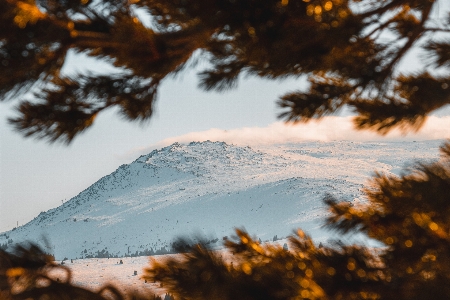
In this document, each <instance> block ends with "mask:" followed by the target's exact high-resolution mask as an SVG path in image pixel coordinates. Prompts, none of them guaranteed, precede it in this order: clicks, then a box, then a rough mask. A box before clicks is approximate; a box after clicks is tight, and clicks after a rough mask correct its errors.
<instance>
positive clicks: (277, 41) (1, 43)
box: [0, 0, 450, 142]
mask: <svg viewBox="0 0 450 300" xmlns="http://www.w3.org/2000/svg"><path fill="white" fill-rule="evenodd" d="M439 9H440V7H439V2H438V1H434V0H433V1H429V0H386V1H376V0H363V1H361V0H268V1H256V0H239V1H235V0H163V1H159V0H134V1H128V0H100V1H91V0H82V1H65V0H23V1H17V0H5V1H2V2H1V3H0V63H1V68H0V99H2V100H5V99H16V101H18V102H19V104H18V108H17V109H18V112H19V114H18V116H17V117H14V118H12V119H11V120H10V121H11V123H12V124H13V126H14V127H15V128H16V129H17V130H19V131H21V132H22V133H23V134H25V135H26V136H35V137H38V138H45V139H48V140H49V141H57V140H58V141H63V142H70V141H71V140H73V138H74V137H75V136H76V135H77V134H78V133H80V132H82V131H84V130H85V129H86V128H88V127H89V126H91V125H92V124H93V121H94V119H95V117H96V116H97V114H98V113H100V112H101V111H103V110H105V109H107V108H110V107H118V108H119V111H120V114H121V115H122V116H123V117H125V118H126V119H128V120H140V121H143V120H146V119H148V118H149V117H151V115H152V112H153V103H154V101H155V100H156V97H157V91H158V86H159V84H160V83H161V81H162V80H164V79H165V78H167V77H168V76H170V75H173V74H176V73H177V72H180V71H181V70H183V69H184V68H187V67H192V64H188V63H187V62H188V61H189V60H190V59H191V58H192V57H193V56H194V53H197V54H198V55H195V56H196V57H197V58H198V59H204V60H207V61H208V62H209V64H208V65H209V68H207V69H205V70H202V71H200V73H199V78H200V86H201V87H202V88H204V89H206V90H218V91H223V90H226V89H229V88H233V87H235V86H236V84H237V80H238V78H239V76H240V75H242V74H247V75H252V76H258V77H264V78H269V79H282V78H286V77H292V76H294V77H299V76H306V77H307V78H308V81H309V83H310V85H309V87H308V88H306V89H305V90H298V91H293V92H289V93H287V94H286V95H284V96H281V97H280V99H278V104H279V106H280V107H281V108H282V113H281V114H280V118H282V119H284V120H286V121H292V122H298V121H307V120H309V119H311V118H320V117H322V116H325V115H328V114H332V113H334V112H336V111H337V110H339V109H340V108H342V107H343V106H348V107H350V108H351V109H353V110H354V111H355V112H356V113H357V115H358V117H357V118H356V120H355V124H356V126H357V127H358V128H365V129H371V130H375V131H378V132H380V133H386V132H387V131H388V130H389V129H391V128H393V127H399V128H401V129H403V130H410V129H413V130H415V129H418V128H419V127H420V126H421V125H422V124H423V122H424V121H425V119H426V116H427V115H428V114H430V113H431V112H432V111H434V110H436V109H438V108H440V107H443V106H444V105H446V104H448V103H449V102H450V98H449V90H450V89H448V84H449V75H448V72H446V70H447V69H448V67H449V65H450V64H449V62H450V54H449V53H450V51H449V49H450V42H449V39H448V38H449V33H450V14H448V12H447V16H446V18H444V19H436V18H433V12H436V11H439ZM145 13H147V14H148V15H149V16H151V21H152V25H151V26H150V27H146V26H144V24H143V22H144V21H143V20H142V18H143V17H142V16H143V15H144V14H145ZM417 48H420V49H421V50H420V51H421V53H422V56H423V57H426V65H422V66H420V67H419V69H418V70H417V72H415V73H404V72H402V70H401V68H399V67H398V65H399V63H400V62H401V61H403V62H405V60H407V58H405V57H407V55H408V54H409V53H410V52H411V50H413V49H417ZM69 51H73V52H76V53H85V54H87V55H89V56H91V57H94V58H96V59H99V60H102V61H104V62H107V63H109V64H111V65H113V66H115V67H117V69H116V70H117V72H115V73H112V74H109V75H105V74H101V75H99V74H94V73H88V72H86V73H80V74H75V75H71V76H68V75H66V74H64V73H62V72H61V69H62V67H63V66H64V64H65V61H66V58H67V55H68V53H69ZM430 67H431V68H430ZM431 69H432V70H433V71H434V70H438V69H440V70H441V71H442V72H438V73H436V72H434V73H430V70H431ZM27 93H34V96H32V97H30V95H29V94H27ZM26 94H27V95H26Z"/></svg>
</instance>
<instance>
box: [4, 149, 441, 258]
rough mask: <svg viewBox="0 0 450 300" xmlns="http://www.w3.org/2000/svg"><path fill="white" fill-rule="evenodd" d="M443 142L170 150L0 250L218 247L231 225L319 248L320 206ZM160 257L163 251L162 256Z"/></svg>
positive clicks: (33, 225)
mask: <svg viewBox="0 0 450 300" xmlns="http://www.w3.org/2000/svg"><path fill="white" fill-rule="evenodd" d="M440 143H441V142H440V141H427V142H417V143H416V142H405V143H392V142H391V143H357V142H328V143H325V142H305V143H300V144H286V145H276V146H270V147H269V146H267V147H260V148H258V149H252V148H249V147H237V146H233V145H228V144H225V143H223V142H209V141H208V142H192V143H190V144H188V145H182V144H178V143H175V144H173V145H171V146H168V147H165V148H163V149H160V150H154V151H152V152H151V153H149V154H147V155H143V156H141V157H139V158H138V159H136V160H135V161H133V162H132V163H130V164H126V165H122V166H120V167H119V168H118V169H117V170H116V171H114V172H113V173H111V174H110V175H107V176H105V177H103V178H101V179H100V180H98V181H97V182H96V183H94V184H93V185H91V186H90V187H89V188H87V189H86V190H84V191H82V192H81V193H80V194H78V195H77V196H75V197H73V198H72V199H70V200H69V201H67V202H65V203H64V204H63V205H61V206H59V207H57V208H54V209H51V210H48V211H47V212H42V213H41V214H39V215H38V216H37V217H36V218H35V219H33V220H32V221H30V222H29V223H27V224H25V225H23V226H20V227H19V228H15V229H13V230H12V231H8V232H4V233H2V234H0V245H8V246H11V245H13V244H14V243H17V242H22V241H26V240H31V241H38V242H40V243H41V244H42V245H45V242H44V237H45V238H46V239H47V240H48V245H46V247H47V251H48V252H50V253H54V254H55V256H56V258H57V259H62V258H64V257H67V258H69V259H70V258H85V257H92V256H124V255H139V254H147V255H148V254H151V253H155V252H157V251H159V252H164V251H165V250H170V247H171V242H172V240H173V239H174V237H176V236H179V235H186V234H194V233H202V234H205V235H206V236H207V237H208V239H210V240H211V241H212V242H213V244H214V243H215V244H216V245H219V244H220V243H221V241H222V240H223V238H224V237H225V236H229V235H231V234H233V228H234V227H245V228H246V229H247V230H248V231H249V232H250V233H251V234H253V235H256V236H257V237H258V238H260V239H261V240H263V241H264V240H273V237H274V236H275V235H277V237H285V236H286V235H289V234H291V232H292V230H293V229H295V228H299V227H301V228H302V229H304V230H305V231H306V232H308V233H310V234H312V235H313V237H314V238H316V239H317V240H320V241H325V240H327V239H329V238H335V237H333V234H332V233H330V232H327V231H325V230H324V229H322V228H321V225H322V220H323V217H324V215H325V214H326V211H325V210H324V209H323V204H322V201H321V199H322V198H323V196H324V194H325V193H331V194H333V195H335V196H337V197H338V198H340V199H343V200H346V201H363V198H362V197H361V189H362V187H363V184H365V183H367V179H368V178H369V177H370V175H372V174H373V172H374V171H375V170H377V171H380V172H385V173H389V172H390V173H394V174H398V173H399V172H400V170H401V169H402V168H403V167H404V166H405V165H407V164H408V163H412V162H413V161H414V160H418V159H422V160H423V159H425V160H429V159H435V158H436V157H437V155H438V147H439V145H440ZM161 249H162V250H161Z"/></svg>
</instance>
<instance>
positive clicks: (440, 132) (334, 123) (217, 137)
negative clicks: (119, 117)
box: [125, 116, 450, 158]
mask: <svg viewBox="0 0 450 300" xmlns="http://www.w3.org/2000/svg"><path fill="white" fill-rule="evenodd" d="M352 120H353V117H324V118H323V119H321V120H320V121H310V122H308V123H305V124H303V123H300V124H295V125H294V124H286V123H283V122H275V123H272V124H270V125H268V126H267V127H244V128H237V129H231V130H223V129H217V128H211V129H208V130H205V131H199V132H191V133H188V134H184V135H180V136H176V137H171V138H167V139H164V140H162V141H160V142H158V143H156V144H153V145H150V146H148V147H142V148H139V149H133V150H132V151H130V152H128V153H127V154H125V156H126V157H128V158H136V157H137V156H138V155H141V154H147V153H149V152H150V151H152V150H153V149H158V148H162V147H165V146H168V145H171V144H173V143H175V142H178V143H189V142H192V141H196V142H202V141H207V140H209V141H213V142H214V141H220V142H226V143H229V144H235V145H240V146H258V145H261V146H262V145H271V144H283V143H296V142H303V141H333V140H348V141H423V140H437V139H449V138H450V116H444V117H436V116H431V117H428V119H427V122H426V123H425V125H424V126H423V127H422V128H421V129H420V130H419V131H418V132H416V133H414V132H410V133H408V134H403V133H402V132H401V131H399V130H393V131H392V132H390V133H389V134H387V135H385V136H381V135H379V134H376V133H375V132H372V131H367V130H356V129H355V128H354V125H353V122H352Z"/></svg>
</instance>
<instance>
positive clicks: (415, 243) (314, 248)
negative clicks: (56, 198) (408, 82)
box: [0, 142, 450, 300]
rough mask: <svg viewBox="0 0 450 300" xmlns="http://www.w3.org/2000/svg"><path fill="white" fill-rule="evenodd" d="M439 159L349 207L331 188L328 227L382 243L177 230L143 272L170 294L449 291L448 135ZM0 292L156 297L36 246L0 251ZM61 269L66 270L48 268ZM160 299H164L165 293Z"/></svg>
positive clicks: (331, 295)
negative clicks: (74, 275) (90, 284)
mask: <svg viewBox="0 0 450 300" xmlns="http://www.w3.org/2000/svg"><path fill="white" fill-rule="evenodd" d="M441 153H442V156H441V158H440V160H438V161H436V162H433V163H427V164H425V163H416V165H415V166H414V167H413V168H410V169H409V170H405V172H404V174H403V175H402V176H400V177H397V176H393V175H390V176H386V175H382V174H377V175H375V177H374V178H373V179H372V181H371V184H370V185H369V186H368V187H367V188H366V190H365V194H366V197H367V201H365V202H362V203H361V204H357V205H352V204H351V203H349V202H346V201H338V200H337V199H335V198H333V197H332V196H331V195H326V196H325V198H324V201H325V203H326V204H327V206H328V208H329V210H330V214H329V217H328V218H327V219H326V226H327V227H328V228H329V229H330V230H333V231H336V232H337V233H341V234H342V233H355V234H356V233H358V234H362V235H364V236H366V237H367V238H371V239H373V240H376V241H377V242H378V243H379V245H380V246H379V247H375V248H374V247H366V246H362V245H346V244H344V243H342V242H340V241H336V242H335V243H330V244H328V245H325V246H323V245H320V246H319V245H316V244H315V243H314V241H313V240H312V239H311V238H310V237H309V236H308V235H306V234H305V233H303V232H302V231H301V230H298V231H297V233H296V234H295V235H294V236H292V237H290V239H289V244H290V245H289V250H287V249H286V248H283V247H281V246H279V245H275V244H261V243H260V242H259V241H258V240H256V239H254V238H252V237H251V236H250V235H249V234H248V233H246V232H244V231H242V230H236V233H237V235H236V236H235V237H234V238H233V239H229V240H227V241H226V242H225V249H224V250H223V251H211V250H209V248H208V245H207V244H206V243H197V244H193V243H191V241H190V240H189V239H186V238H181V239H179V240H178V241H177V242H176V243H175V244H176V245H177V249H176V250H177V251H178V252H180V253H181V254H179V255H177V256H172V257H168V258H167V259H165V260H164V261H162V262H156V261H152V262H151V264H150V266H148V267H147V268H146V269H145V272H144V275H143V279H145V280H149V281H151V282H158V283H160V286H161V287H162V288H163V289H164V290H165V292H166V293H167V294H166V295H165V296H162V297H164V298H167V299H169V298H172V299H176V300H178V299H180V300H181V299H186V300H187V299H192V300H194V299H196V300H197V299H223V300H225V299H226V300H234V299H277V300H278V299H280V300H281V299H286V300H287V299H418V300H419V299H420V300H422V299H450V285H449V284H448V283H449V282H450V201H449V200H450V143H449V142H448V143H446V144H445V145H444V146H442V147H441ZM0 251H1V252H0V299H5V300H13V299H14V300H25V299H160V298H158V297H161V296H158V295H155V294H154V293H153V292H152V291H150V290H149V291H148V292H140V293H138V292H136V293H127V294H125V293H123V292H121V287H113V286H105V287H104V288H103V289H101V290H100V291H96V292H94V291H90V290H88V289H84V288H81V287H78V286H74V285H73V283H72V282H71V276H70V270H69V269H68V268H65V267H64V266H61V265H57V264H55V263H54V261H53V258H52V257H51V256H49V255H47V254H45V253H44V252H43V251H42V250H41V249H39V248H38V247H37V246H34V245H31V246H29V247H24V246H17V247H16V249H15V251H13V252H6V251H5V250H0ZM55 269H63V270H64V271H65V273H66V276H65V277H64V278H54V277H52V276H51V274H52V272H53V270H55ZM161 299H163V298H161Z"/></svg>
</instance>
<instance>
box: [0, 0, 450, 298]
mask: <svg viewBox="0 0 450 300" xmlns="http://www.w3.org/2000/svg"><path fill="white" fill-rule="evenodd" d="M438 4H439V2H438V1H433V0H386V1H375V0H354V1H348V0H329V1H328V0H296V1H294V0H281V1H279V0H277V1H274V0H273V1H272V0H270V1H257V0H241V1H239V0H236V1H234V0H215V1H214V0H166V1H156V0H155V1H153V0H148V1H145V0H143V1H139V0H136V1H125V0H116V1H115V0H111V1H107V0H103V1H89V0H86V1H63V0H60V1H57V0H47V1H46V0H40V1H39V0H36V1H33V0H24V1H16V0H5V1H1V2H0V63H1V68H0V97H1V98H2V99H3V100H6V99H16V100H15V101H19V105H18V112H19V115H18V116H17V117H15V118H14V119H12V120H11V123H12V124H13V125H14V126H15V128H16V129H17V130H19V131H22V132H23V133H24V134H25V135H27V136H36V137H40V138H46V139H49V140H50V141H57V140H60V141H65V142H70V141H71V140H72V139H73V138H74V137H75V136H76V135H77V134H78V133H80V132H82V131H83V130H85V129H86V128H88V127H89V126H91V125H92V124H93V121H94V119H95V117H96V115H97V114H98V113H100V112H101V111H102V110H104V109H107V108H109V107H113V106H116V107H119V108H120V112H121V113H122V115H123V116H125V117H126V118H128V119H130V120H145V119H148V118H149V117H150V116H151V114H152V111H153V103H154V101H155V99H156V95H157V90H158V85H159V83H160V82H161V81H162V80H163V79H165V78H166V77H167V76H169V75H171V74H175V73H177V72H180V71H181V70H182V69H183V68H186V67H187V66H188V64H187V62H188V60H189V59H190V58H191V57H192V56H193V54H194V52H196V53H197V52H200V57H202V58H205V59H208V60H209V62H210V66H211V68H210V69H207V70H204V71H202V72H201V73H200V74H199V76H200V82H201V83H200V84H201V86H202V87H203V88H205V89H207V90H212V89H215V90H219V91H222V90H226V89H229V88H232V87H234V86H235V85H236V83H237V79H238V78H239V76H240V75H241V74H250V75H254V76H259V77H265V78H270V79H279V78H285V77H288V76H297V77H299V76H307V77H308V80H309V82H310V85H309V87H308V89H306V90H302V91H295V92H290V93H288V94H286V95H284V96H282V97H281V98H280V99H279V101H278V103H279V105H280V107H281V108H284V109H285V110H284V112H283V113H282V114H281V115H280V117H281V118H283V119H284V120H287V121H293V122H297V121H308V120H309V119H311V118H320V117H322V116H325V115H327V114H331V113H334V112H336V111H337V110H339V109H340V108H342V107H343V106H344V105H347V106H348V107H350V108H352V109H353V110H354V111H355V112H356V113H357V117H356V119H355V122H356V125H357V126H358V127H359V128H361V129H371V130H375V131H378V132H380V133H386V132H388V131H389V130H391V129H392V128H394V127H398V128H401V129H403V130H416V129H418V128H419V127H420V126H421V125H422V124H423V123H424V122H425V120H426V116H427V115H429V114H430V113H431V112H432V111H434V110H436V109H438V108H441V107H443V106H445V105H447V104H449V103H450V98H449V80H450V77H449V75H448V74H449V72H448V67H449V66H450V40H449V39H448V34H449V33H450V14H448V13H447V16H446V18H445V19H442V20H433V18H432V12H433V11H436V10H437V6H438ZM137 10H144V11H147V12H148V13H149V14H150V15H151V16H152V21H153V26H152V27H151V28H148V27H145V26H144V25H143V23H142V20H141V19H139V17H138V14H137ZM417 47H420V48H421V51H422V54H423V56H424V57H426V60H427V61H426V63H427V64H426V66H425V65H424V66H420V69H419V70H418V71H417V72H415V73H409V74H408V73H404V72H402V70H401V68H399V64H400V63H401V62H402V60H403V61H404V59H405V57H406V56H407V55H408V54H409V53H410V52H411V50H413V49H414V48H417ZM69 50H71V51H75V52H79V53H85V54H87V55H89V56H92V57H95V58H98V59H100V60H103V61H105V62H109V63H111V64H112V65H114V66H115V67H117V70H118V71H117V72H116V73H113V74H109V75H98V74H91V73H86V74H78V75H74V76H71V77H68V76H66V75H64V74H63V73H61V68H62V66H63V65H64V62H65V59H66V56H67V53H68V51H69ZM28 92H33V93H34V98H33V99H31V100H30V99H28V100H26V98H25V94H27V93H28ZM441 152H442V158H441V159H440V160H439V161H436V162H433V163H418V164H417V165H416V166H415V167H413V168H411V169H410V170H406V171H405V173H404V174H403V175H402V176H400V177H394V176H386V175H382V174H377V175H376V176H375V177H374V178H373V180H372V183H371V185H369V186H368V187H367V189H366V190H365V193H366V195H367V201H366V202H364V203H362V204H358V205H350V204H349V203H348V202H345V201H339V200H337V199H334V198H333V197H332V196H331V195H328V196H326V197H325V203H326V204H327V205H328V207H329V208H330V216H329V217H328V219H327V226H328V227H329V228H330V230H335V231H336V232H337V233H359V234H364V235H365V236H367V237H369V238H372V239H375V240H377V241H378V242H379V243H380V247H378V248H367V247H363V246H358V245H345V244H342V243H339V242H336V243H335V244H330V245H325V247H319V246H316V245H315V244H314V242H313V241H312V240H311V239H310V238H309V237H308V236H307V235H305V234H304V233H302V232H301V231H299V232H298V233H297V235H296V236H294V237H292V238H291V239H290V249H289V251H286V250H285V249H283V248H282V247H277V246H273V245H265V244H260V243H259V242H258V241H256V240H255V239H252V238H251V237H250V236H249V235H248V234H247V233H246V232H244V231H240V230H238V231H237V236H236V238H235V240H233V241H228V242H227V243H226V249H228V250H229V253H231V255H229V256H228V257H225V254H223V253H222V254H221V253H218V252H213V251H210V250H209V249H208V248H207V247H206V245H203V244H201V243H200V244H192V243H189V242H188V241H186V240H180V241H179V243H178V244H179V245H180V247H181V248H180V250H183V251H184V252H185V254H182V255H181V258H178V259H172V258H168V259H167V260H166V261H165V262H164V263H156V262H153V263H152V264H151V266H150V267H149V268H148V269H147V271H146V275H145V276H146V278H147V279H148V280H158V281H161V283H162V284H163V286H164V287H165V288H166V289H167V291H169V292H171V293H172V294H173V295H174V296H175V299H418V300H419V299H450V286H449V284H448V282H450V143H446V144H445V145H443V147H442V149H441ZM52 268H60V266H56V265H54V263H53V262H52V261H51V260H50V259H49V258H48V257H47V256H46V255H45V254H44V253H43V252H42V251H41V250H39V249H38V248H36V247H31V248H29V249H26V248H23V247H22V248H20V247H19V248H18V249H17V251H16V253H8V252H5V251H3V250H1V252H0V293H1V294H0V297H1V298H2V299H8V300H9V299H30V298H31V299H109V298H113V299H114V298H115V299H121V297H124V296H122V295H121V294H120V292H119V291H118V290H117V289H114V288H112V287H109V288H106V289H105V291H104V293H105V294H103V292H101V293H93V292H91V291H88V290H84V289H81V288H79V287H74V286H73V285H72V283H71V282H70V276H69V275H70V272H67V277H66V278H65V279H64V280H63V281H61V282H59V281H56V280H55V279H53V278H51V277H50V276H49V275H48V274H49V271H50V270H52ZM77 297H78V298H77ZM83 297H84V298H83ZM105 297H106V298H105ZM108 297H109V298H108ZM136 297H137V296H136ZM146 297H147V298H149V297H151V296H149V295H147V296H146Z"/></svg>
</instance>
